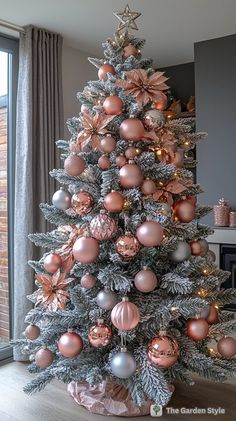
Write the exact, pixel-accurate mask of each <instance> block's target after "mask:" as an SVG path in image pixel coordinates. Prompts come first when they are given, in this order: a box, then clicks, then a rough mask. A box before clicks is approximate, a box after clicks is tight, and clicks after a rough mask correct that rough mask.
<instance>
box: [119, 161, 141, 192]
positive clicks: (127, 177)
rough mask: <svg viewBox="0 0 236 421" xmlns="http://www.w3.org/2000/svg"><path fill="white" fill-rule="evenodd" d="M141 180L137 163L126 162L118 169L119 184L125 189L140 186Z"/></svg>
mask: <svg viewBox="0 0 236 421" xmlns="http://www.w3.org/2000/svg"><path fill="white" fill-rule="evenodd" d="M142 182H143V173H142V170H141V168H140V167H139V165H137V164H133V163H130V164H126V165H124V166H123V167H121V169H120V184H121V185H122V187H124V188H126V189H132V188H133V187H139V186H141V184H142Z"/></svg>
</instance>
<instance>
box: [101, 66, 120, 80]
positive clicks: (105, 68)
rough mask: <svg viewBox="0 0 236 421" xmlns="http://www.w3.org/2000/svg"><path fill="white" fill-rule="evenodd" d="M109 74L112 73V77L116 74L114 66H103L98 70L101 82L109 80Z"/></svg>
mask: <svg viewBox="0 0 236 421" xmlns="http://www.w3.org/2000/svg"><path fill="white" fill-rule="evenodd" d="M107 73H111V74H112V75H115V74H116V71H115V68H114V66H112V65H111V64H109V63H105V64H103V65H102V66H101V67H100V69H99V70H98V78H99V80H107Z"/></svg>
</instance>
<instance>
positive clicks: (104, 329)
mask: <svg viewBox="0 0 236 421" xmlns="http://www.w3.org/2000/svg"><path fill="white" fill-rule="evenodd" d="M88 339H89V343H90V344H91V345H92V346H94V347H95V348H103V347H105V346H107V345H109V344H110V343H111V339H112V331H111V328H110V326H108V325H107V324H104V322H103V320H98V322H97V324H96V325H94V326H92V327H91V328H90V329H89V334H88Z"/></svg>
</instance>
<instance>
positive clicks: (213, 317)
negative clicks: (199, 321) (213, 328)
mask: <svg viewBox="0 0 236 421" xmlns="http://www.w3.org/2000/svg"><path fill="white" fill-rule="evenodd" d="M218 320H219V313H218V309H217V308H216V307H215V306H214V305H211V306H210V312H209V314H208V316H207V318H206V321H207V323H208V324H209V325H213V324H214V323H216V322H218Z"/></svg>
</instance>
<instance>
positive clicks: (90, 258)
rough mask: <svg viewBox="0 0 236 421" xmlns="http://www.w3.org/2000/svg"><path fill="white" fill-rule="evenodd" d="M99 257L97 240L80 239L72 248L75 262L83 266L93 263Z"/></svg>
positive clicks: (89, 238)
mask: <svg viewBox="0 0 236 421" xmlns="http://www.w3.org/2000/svg"><path fill="white" fill-rule="evenodd" d="M98 255H99V245H98V242H97V240H95V239H94V238H91V237H80V238H78V240H76V242H75V243H74V246H73V256H74V258H75V260H77V261H79V262H80V263H83V264H88V263H92V262H94V261H95V260H96V259H97V257H98Z"/></svg>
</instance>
